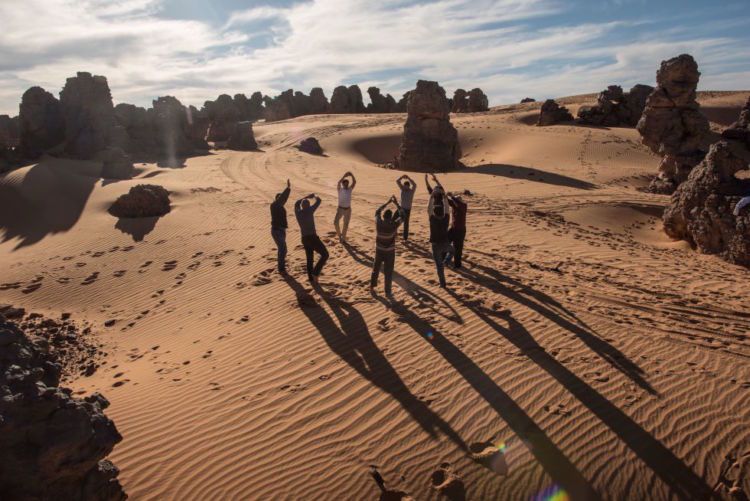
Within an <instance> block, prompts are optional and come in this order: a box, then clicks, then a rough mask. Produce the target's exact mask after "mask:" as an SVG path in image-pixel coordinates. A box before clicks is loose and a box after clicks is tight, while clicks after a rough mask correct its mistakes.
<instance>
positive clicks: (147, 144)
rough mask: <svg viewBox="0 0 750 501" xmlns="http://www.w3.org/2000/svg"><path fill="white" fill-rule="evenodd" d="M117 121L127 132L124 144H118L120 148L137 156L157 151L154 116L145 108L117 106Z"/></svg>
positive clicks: (125, 105)
mask: <svg viewBox="0 0 750 501" xmlns="http://www.w3.org/2000/svg"><path fill="white" fill-rule="evenodd" d="M115 120H116V122H117V125H119V126H120V127H122V128H123V129H124V130H125V134H126V137H125V140H124V143H122V142H121V144H118V146H119V147H120V148H122V149H123V150H125V151H126V152H128V153H130V154H136V155H140V154H150V153H154V152H155V151H156V148H157V141H156V129H155V128H154V122H153V116H152V115H150V114H149V113H148V111H146V109H145V108H141V107H138V106H135V105H132V104H127V103H120V104H118V105H117V106H115Z"/></svg>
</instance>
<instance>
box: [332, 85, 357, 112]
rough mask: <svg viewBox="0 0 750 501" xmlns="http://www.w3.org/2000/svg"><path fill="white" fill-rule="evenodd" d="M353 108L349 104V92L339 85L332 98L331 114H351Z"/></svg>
mask: <svg viewBox="0 0 750 501" xmlns="http://www.w3.org/2000/svg"><path fill="white" fill-rule="evenodd" d="M351 109H352V107H351V105H350V104H349V90H348V89H347V88H346V87H345V86H343V85H339V86H338V87H336V88H335V89H333V95H332V96H331V113H351V112H352V111H351Z"/></svg>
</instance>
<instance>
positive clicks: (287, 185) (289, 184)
mask: <svg viewBox="0 0 750 501" xmlns="http://www.w3.org/2000/svg"><path fill="white" fill-rule="evenodd" d="M291 186H292V183H291V182H290V181H289V179H287V180H286V187H287V188H289V187H291Z"/></svg>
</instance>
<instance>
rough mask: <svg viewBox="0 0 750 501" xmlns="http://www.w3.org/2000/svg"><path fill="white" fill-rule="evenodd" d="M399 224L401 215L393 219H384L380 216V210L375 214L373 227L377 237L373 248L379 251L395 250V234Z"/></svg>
mask: <svg viewBox="0 0 750 501" xmlns="http://www.w3.org/2000/svg"><path fill="white" fill-rule="evenodd" d="M400 224H401V217H400V216H399V217H397V219H396V220H395V221H389V220H385V219H383V218H382V217H381V216H380V212H377V213H376V216H375V229H376V232H377V238H376V239H375V248H376V249H377V250H379V251H380V252H396V234H397V233H398V227H399V225H400Z"/></svg>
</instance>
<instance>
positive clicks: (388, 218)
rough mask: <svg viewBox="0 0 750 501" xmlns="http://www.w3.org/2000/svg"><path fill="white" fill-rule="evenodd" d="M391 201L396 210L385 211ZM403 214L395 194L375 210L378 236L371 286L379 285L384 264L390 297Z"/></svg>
mask: <svg viewBox="0 0 750 501" xmlns="http://www.w3.org/2000/svg"><path fill="white" fill-rule="evenodd" d="M390 203H393V204H394V205H395V206H396V210H395V211H391V210H390V209H386V210H385V212H383V210H384V209H385V208H386V207H387V206H388V204H390ZM403 214H404V211H403V208H402V207H401V206H400V205H399V204H398V201H397V200H396V197H395V196H392V197H391V198H390V199H389V200H388V201H387V202H386V203H384V204H383V205H381V206H380V207H379V208H378V210H376V211H375V230H376V233H377V238H376V239H375V263H374V264H373V267H372V277H371V278H370V288H373V289H374V288H375V287H376V286H377V285H378V276H379V275H380V266H381V265H383V276H384V277H385V295H386V296H387V297H388V298H391V297H393V296H392V293H391V284H392V283H393V267H394V265H395V264H396V235H397V233H398V226H399V225H400V224H401V221H402V219H403Z"/></svg>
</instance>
